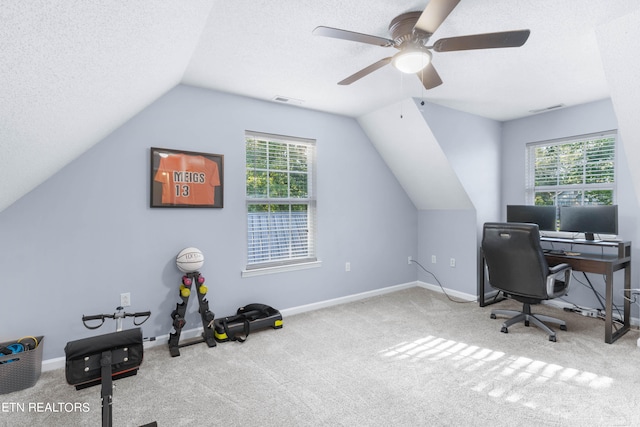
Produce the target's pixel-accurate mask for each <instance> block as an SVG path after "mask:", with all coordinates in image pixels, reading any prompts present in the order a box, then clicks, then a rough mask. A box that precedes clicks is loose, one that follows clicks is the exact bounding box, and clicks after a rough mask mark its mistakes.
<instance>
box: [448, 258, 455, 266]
mask: <svg viewBox="0 0 640 427" xmlns="http://www.w3.org/2000/svg"><path fill="white" fill-rule="evenodd" d="M455 266H456V259H455V258H451V259H450V260H449V267H455Z"/></svg>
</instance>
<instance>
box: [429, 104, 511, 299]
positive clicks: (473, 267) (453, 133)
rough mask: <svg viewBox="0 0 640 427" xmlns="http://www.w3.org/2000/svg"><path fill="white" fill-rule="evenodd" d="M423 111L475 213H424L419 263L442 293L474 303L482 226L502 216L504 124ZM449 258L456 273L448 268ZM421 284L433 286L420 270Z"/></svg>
mask: <svg viewBox="0 0 640 427" xmlns="http://www.w3.org/2000/svg"><path fill="white" fill-rule="evenodd" d="M420 109H421V111H422V114H423V116H424V118H425V121H426V122H427V124H428V125H429V127H430V128H431V131H432V132H433V134H434V136H435V137H436V139H437V141H438V144H440V147H441V148H442V151H443V152H444V153H445V155H446V156H447V160H448V161H449V162H450V164H451V167H452V168H453V169H454V170H455V172H456V175H457V176H458V178H459V179H460V182H461V183H462V186H463V187H464V189H465V191H466V192H467V195H468V196H469V199H470V200H471V201H472V202H473V206H474V208H473V209H468V210H453V209H448V210H430V211H420V212H419V213H418V217H419V219H418V232H419V245H418V253H419V261H420V262H421V263H422V265H423V266H424V267H425V268H426V269H427V270H429V271H430V272H431V273H433V274H434V275H435V276H436V277H437V278H438V280H439V281H440V282H441V283H442V286H443V287H445V288H448V289H450V290H454V291H458V292H461V293H462V294H466V295H467V296H470V297H473V296H475V295H476V293H477V275H478V273H477V272H478V259H479V248H480V239H481V237H482V224H484V223H485V222H487V221H495V220H496V219H497V217H498V215H499V206H500V176H501V171H500V158H501V153H500V149H501V144H500V137H501V132H502V124H501V123H500V122H497V121H495V120H490V119H487V118H483V117H479V116H475V115H473V114H468V113H464V112H461V111H457V110H453V109H451V108H446V107H442V106H439V105H436V104H431V103H425V105H424V106H421V107H420ZM434 184H435V185H440V183H434ZM432 256H435V257H436V263H433V262H432ZM451 258H454V259H455V267H451V266H450V259H451ZM418 278H419V280H421V281H423V282H426V283H431V284H435V281H434V278H433V277H431V275H430V274H428V273H426V272H424V271H422V270H420V271H419V275H418Z"/></svg>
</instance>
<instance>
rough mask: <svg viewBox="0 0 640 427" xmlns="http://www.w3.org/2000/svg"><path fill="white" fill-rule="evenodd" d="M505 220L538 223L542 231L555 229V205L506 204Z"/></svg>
mask: <svg viewBox="0 0 640 427" xmlns="http://www.w3.org/2000/svg"><path fill="white" fill-rule="evenodd" d="M507 222H527V223H531V224H538V228H539V229H540V230H543V231H556V207H555V206H535V205H507Z"/></svg>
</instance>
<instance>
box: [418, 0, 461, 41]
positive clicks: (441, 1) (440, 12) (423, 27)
mask: <svg viewBox="0 0 640 427" xmlns="http://www.w3.org/2000/svg"><path fill="white" fill-rule="evenodd" d="M458 3H460V0H430V1H429V4H428V5H427V7H425V8H424V11H423V12H422V15H420V18H418V22H416V25H415V27H414V28H415V29H416V30H419V31H422V32H425V33H429V34H433V33H435V32H436V30H437V29H438V27H440V24H442V23H443V22H444V20H445V19H447V16H449V14H450V13H451V11H452V10H453V9H455V7H456V6H457V5H458Z"/></svg>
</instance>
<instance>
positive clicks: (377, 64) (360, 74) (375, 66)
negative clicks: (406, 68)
mask: <svg viewBox="0 0 640 427" xmlns="http://www.w3.org/2000/svg"><path fill="white" fill-rule="evenodd" d="M389 62H391V57H388V58H383V59H381V60H380V61H378V62H374V63H373V64H371V65H369V66H368V67H366V68H363V69H362V70H360V71H358V72H357V73H355V74H352V75H350V76H349V77H347V78H346V79H344V80H342V81H340V82H338V84H339V85H343V86H344V85H350V84H351V83H353V82H355V81H356V80H360V79H361V78H363V77H364V76H366V75H368V74H371V73H373V72H374V71H375V70H377V69H378V68H382V67H384V66H385V65H387V64H388V63H389Z"/></svg>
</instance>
